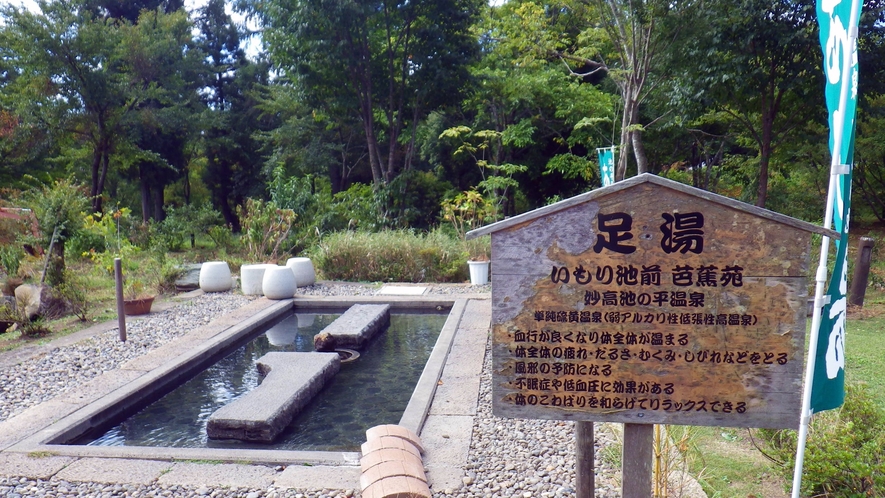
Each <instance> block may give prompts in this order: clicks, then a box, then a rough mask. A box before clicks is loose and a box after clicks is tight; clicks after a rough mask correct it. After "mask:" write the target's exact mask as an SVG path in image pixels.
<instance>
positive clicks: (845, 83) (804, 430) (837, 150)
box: [790, 0, 860, 498]
mask: <svg viewBox="0 0 885 498" xmlns="http://www.w3.org/2000/svg"><path fill="white" fill-rule="evenodd" d="M859 4H860V0H853V1H852V2H851V14H850V16H849V17H850V18H849V19H848V26H849V28H848V29H849V33H848V47H852V48H851V50H850V52H851V53H850V54H849V53H846V54H844V57H843V61H842V88H841V89H840V90H841V92H840V95H839V112H837V113H836V116H835V117H834V122H833V127H834V130H833V153H832V158H831V160H830V185H829V188H828V189H827V205H826V212H824V228H831V227H832V226H833V205H834V204H835V202H836V190H837V189H838V185H839V178H840V175H841V174H843V173H844V172H843V169H844V168H845V166H848V165H843V164H841V163H842V157H841V156H842V140H843V138H844V137H843V136H842V128H843V127H844V124H845V122H844V121H845V107H847V103H848V92H849V87H850V86H851V82H850V81H849V80H851V77H850V74H851V62H852V60H851V59H852V57H851V56H852V55H853V53H854V50H856V48H857V19H858V18H859V17H860V5H859ZM836 121H838V122H836ZM849 167H850V166H849ZM843 202H847V200H843ZM842 221H843V223H848V220H847V219H845V220H842ZM829 250H830V238H829V237H827V236H824V237H823V238H822V240H821V244H820V263H819V265H818V267H817V274H816V275H815V281H816V283H817V284H816V286H815V290H814V313H813V315H812V318H811V336H810V337H809V342H808V344H809V345H808V359H807V360H806V362H805V385H804V389H803V392H802V407H801V410H802V411H801V412H800V416H799V434H798V440H797V441H796V466H795V467H794V468H793V490H792V493H791V495H790V496H791V497H792V498H799V490H800V488H801V487H802V467H803V465H804V463H805V443H806V442H807V440H808V425H809V424H810V423H811V415H812V411H811V387H812V386H811V384H812V381H813V380H814V367H815V363H816V361H817V341H818V338H819V335H820V322H821V316H820V315H821V309H822V308H823V306H824V305H825V304H827V303H826V302H825V299H824V295H823V294H824V285H825V284H826V280H827V257H828V256H829Z"/></svg>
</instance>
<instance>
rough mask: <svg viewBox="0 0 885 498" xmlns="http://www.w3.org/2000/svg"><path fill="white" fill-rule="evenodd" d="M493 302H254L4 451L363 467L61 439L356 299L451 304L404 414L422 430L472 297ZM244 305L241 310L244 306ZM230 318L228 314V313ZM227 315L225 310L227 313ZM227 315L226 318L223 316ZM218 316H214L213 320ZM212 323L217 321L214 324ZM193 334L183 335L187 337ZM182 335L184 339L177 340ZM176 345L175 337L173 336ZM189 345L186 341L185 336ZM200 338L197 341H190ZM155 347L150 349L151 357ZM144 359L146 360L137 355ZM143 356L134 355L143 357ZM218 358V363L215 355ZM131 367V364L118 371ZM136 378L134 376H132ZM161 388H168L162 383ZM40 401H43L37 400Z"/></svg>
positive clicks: (344, 459) (312, 457)
mask: <svg viewBox="0 0 885 498" xmlns="http://www.w3.org/2000/svg"><path fill="white" fill-rule="evenodd" d="M476 298H479V299H487V297H485V296H471V297H464V296H460V295H452V296H438V295H427V296H408V297H402V296H389V295H388V296H354V297H340V296H337V297H325V298H296V299H291V300H282V301H277V302H267V301H268V300H261V299H259V300H256V301H253V302H252V303H250V304H248V305H246V306H244V307H243V308H247V307H249V306H253V303H256V302H259V301H264V302H263V303H262V304H261V305H260V306H257V307H261V309H260V310H259V311H258V312H257V313H254V315H253V316H251V317H250V318H248V319H239V321H237V322H236V323H234V324H232V325H231V326H227V327H224V328H223V330H221V331H219V332H218V333H215V334H212V335H209V336H207V337H205V338H201V339H199V342H200V344H199V346H198V347H191V348H189V349H188V350H187V351H185V352H182V353H180V354H178V355H177V356H176V357H175V358H173V359H172V360H171V361H165V362H162V364H160V365H159V366H157V367H156V368H153V369H150V370H149V371H145V372H144V373H143V374H141V375H138V376H137V377H135V378H134V379H132V380H130V381H128V382H126V383H124V384H123V385H121V386H119V387H117V388H115V389H113V390H111V391H110V392H107V393H104V395H102V396H99V397H98V399H95V400H93V401H91V402H89V403H86V404H84V405H83V406H81V407H79V408H77V409H75V410H72V411H71V413H69V414H67V415H65V416H62V417H61V418H59V419H57V420H53V421H52V422H50V423H48V424H46V425H45V426H43V427H42V428H39V429H37V430H36V431H32V432H31V433H30V434H23V435H22V438H21V439H20V440H19V441H17V442H15V443H14V444H11V445H4V446H6V447H5V448H3V449H2V451H3V452H13V453H27V454H40V453H43V454H51V455H57V456H70V457H80V458H88V457H95V458H128V459H132V458H135V459H147V460H172V461H176V460H207V461H223V462H250V463H255V464H268V465H280V464H293V463H296V464H298V463H301V464H310V465H357V464H358V461H359V456H360V455H359V453H358V452H321V451H291V450H255V449H222V448H160V447H138V446H126V447H90V446H79V445H78V446H73V445H69V444H61V443H62V442H67V441H70V440H72V439H74V438H75V437H76V436H78V435H80V434H83V433H85V432H86V431H88V430H90V428H92V427H96V426H99V425H102V424H104V423H105V422H106V421H107V420H108V419H109V418H112V417H115V416H117V415H118V414H119V413H120V412H121V411H123V410H126V409H127V407H131V406H133V405H135V404H138V403H140V402H142V401H143V399H144V398H145V397H147V396H149V395H150V393H148V392H147V391H146V389H147V388H148V387H149V386H152V385H161V384H162V385H165V384H169V383H177V382H180V378H181V377H182V376H190V372H192V371H194V370H197V369H202V366H201V363H207V362H209V361H208V360H205V357H206V356H212V355H213V354H218V351H221V350H222V349H224V348H227V347H230V345H231V344H232V343H235V342H237V341H238V340H242V338H243V337H244V336H247V335H249V334H253V333H254V332H255V330H256V329H257V328H259V327H262V326H264V325H265V324H266V323H269V322H271V321H273V320H275V319H278V318H279V317H281V316H283V315H285V314H288V313H291V312H292V311H293V310H294V311H296V312H297V311H306V310H310V309H312V308H315V309H319V308H326V309H328V308H341V307H346V306H349V305H351V304H358V303H378V302H384V303H390V304H391V306H392V307H393V309H394V310H408V309H418V308H425V309H426V308H433V309H437V310H439V309H450V312H449V316H448V318H447V320H446V323H445V325H444V326H443V329H442V331H441V332H440V336H439V338H438V340H437V342H436V345H435V346H434V349H433V351H432V353H431V356H430V358H429V359H428V361H427V363H426V364H425V368H424V371H423V373H422V375H421V377H420V379H419V381H418V384H417V385H416V388H415V390H414V391H413V394H412V397H411V400H410V402H409V404H408V406H407V408H406V410H405V412H404V414H403V417H402V419H401V421H400V425H403V426H405V427H407V428H409V429H410V430H412V431H414V432H416V433H419V432H420V431H421V429H422V426H423V424H424V421H425V419H426V417H427V412H428V410H429V407H430V404H431V402H432V400H433V396H434V393H435V390H436V386H437V382H438V380H439V377H440V375H441V373H442V369H443V367H444V366H445V363H446V358H447V356H448V352H449V350H450V348H451V345H452V341H453V340H454V337H455V334H456V332H457V330H458V325H459V323H460V321H461V319H462V317H463V314H464V312H465V309H466V305H467V302H468V301H469V300H470V299H476ZM243 308H240V309H241V310H242V309H243ZM229 315H230V314H229ZM229 315H226V317H228V316H229ZM222 318H224V317H222ZM214 322H215V321H213V323H214ZM210 325H211V324H210ZM195 332H196V331H191V332H189V333H188V334H186V335H185V336H183V337H188V336H190V335H191V334H194V333H195ZM179 339H181V338H179ZM173 342H175V341H173ZM185 342H187V341H185ZM191 342H195V341H193V340H192V341H191ZM153 352H154V351H152V352H150V353H147V354H146V355H145V356H147V355H150V354H151V353H153ZM139 359H140V358H139ZM139 359H136V360H133V361H136V362H137V361H138V360H139ZM211 361H214V360H211ZM123 367H125V365H123V366H121V367H120V368H123ZM133 375H134V374H133ZM159 388H161V389H162V387H159ZM38 406H39V405H38Z"/></svg>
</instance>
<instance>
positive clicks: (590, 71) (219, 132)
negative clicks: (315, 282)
mask: <svg viewBox="0 0 885 498" xmlns="http://www.w3.org/2000/svg"><path fill="white" fill-rule="evenodd" d="M121 5H123V4H120V3H119V2H114V1H110V0H52V1H45V0H44V1H41V2H39V9H37V10H34V11H31V10H26V9H23V8H21V7H15V6H12V5H8V4H7V5H5V6H3V7H2V8H0V183H2V184H3V185H4V186H6V187H9V188H11V189H13V190H27V189H29V188H32V187H33V185H34V182H33V181H32V180H30V179H38V180H39V182H42V183H43V184H51V183H52V182H53V181H58V180H60V179H65V181H69V182H73V183H74V184H77V185H81V184H82V185H85V186H86V189H87V190H88V193H87V194H86V197H88V199H89V204H90V205H89V208H88V210H89V211H91V212H93V213H102V212H105V211H107V210H108V209H109V208H108V206H111V209H118V208H119V207H126V208H129V209H131V210H132V213H133V214H134V216H135V217H137V218H139V219H140V220H141V221H142V222H145V223H147V222H148V221H149V220H154V221H155V222H159V221H162V220H164V219H165V218H166V217H167V213H169V212H170V211H174V210H176V209H178V210H181V209H198V207H200V206H211V209H212V210H214V211H216V212H217V213H218V214H219V215H220V217H221V219H222V220H223V223H224V224H225V225H226V226H228V227H229V228H230V229H232V230H233V231H234V232H235V233H239V232H240V231H241V230H242V229H243V228H244V227H243V224H242V223H243V220H242V216H243V213H244V212H245V210H247V209H248V208H247V206H248V205H249V203H250V202H252V203H255V202H267V201H273V202H275V203H276V204H275V205H276V206H277V207H279V208H280V209H289V210H292V211H293V214H294V219H295V221H294V222H293V228H292V230H293V233H295V234H300V235H301V236H302V237H307V238H310V237H316V236H317V234H323V233H331V232H334V231H336V230H341V229H354V228H359V229H365V230H380V229H387V228H408V229H416V230H422V231H427V230H430V229H433V228H435V227H437V226H440V225H443V226H448V225H450V223H449V221H451V220H448V221H447V216H449V217H450V215H451V213H452V206H453V205H455V204H457V203H458V202H459V200H463V199H466V198H475V197H476V196H480V197H481V198H482V199H481V201H482V205H483V206H485V207H486V209H484V210H483V217H482V219H480V220H473V221H472V222H471V223H474V222H477V221H478V224H482V223H487V222H490V221H494V220H496V219H500V218H502V217H504V216H511V215H515V214H518V213H521V212H525V211H527V210H530V209H533V208H537V207H540V206H543V205H545V204H548V203H550V202H553V201H556V200H559V199H563V198H567V197H570V196H572V195H575V194H578V193H581V192H585V191H587V190H590V189H593V188H596V187H598V186H599V173H598V163H597V157H596V149H597V148H599V147H609V146H612V145H614V146H617V147H618V148H619V154H618V178H623V177H626V176H631V175H634V174H637V173H643V172H650V173H654V174H660V175H664V176H667V177H669V178H671V179H675V180H678V181H682V182H685V183H689V184H692V185H695V186H697V187H700V188H704V189H708V190H711V191H715V192H717V193H721V194H724V195H727V196H731V197H735V198H739V199H742V200H745V201H747V202H751V203H755V204H757V205H759V206H764V207H767V208H769V209H773V210H776V211H780V212H783V213H786V214H789V215H792V216H796V217H799V218H802V219H807V220H812V221H815V220H817V219H820V218H821V217H822V213H823V201H824V198H825V185H826V182H827V178H828V170H829V153H828V150H827V145H826V141H827V130H826V126H825V125H826V112H825V106H824V103H823V91H822V88H823V70H822V69H821V64H822V61H821V58H822V57H821V48H820V44H819V40H818V35H817V24H816V19H815V16H814V14H815V10H814V2H812V1H810V0H786V1H783V0H746V1H742V2H695V1H688V2H677V3H673V2H662V1H659V0H643V1H640V2H621V1H617V0H582V1H578V0H557V1H555V2H549V1H539V0H510V1H508V2H505V3H503V4H500V5H495V6H491V5H489V4H486V3H484V2H482V1H481V0H421V1H419V2H414V1H410V0H363V1H357V2H354V1H350V0H327V1H323V2H320V1H319V0H260V1H259V0H235V1H232V2H231V1H228V2H227V3H225V1H224V0H210V1H208V2H206V3H205V4H203V5H202V6H201V7H199V8H196V9H194V10H191V11H187V10H186V9H185V7H184V5H183V2H181V1H180V0H139V1H135V2H125V8H123V7H121ZM235 13H236V14H238V15H244V16H246V19H249V20H250V23H249V24H248V25H249V26H253V28H254V29H252V30H250V29H248V28H246V27H245V26H246V25H244V24H243V23H237V22H235V21H234V17H232V14H235ZM441 20H445V21H444V22H441ZM883 20H885V19H883V4H882V2H881V1H872V2H866V3H865V5H864V13H863V16H862V18H861V29H860V42H859V47H860V51H859V54H858V57H859V61H860V105H859V118H858V126H857V129H858V138H857V145H856V158H857V165H856V170H855V173H856V176H855V177H856V184H857V192H858V195H857V196H856V198H857V202H856V205H855V217H856V218H857V217H858V216H860V217H861V218H866V219H870V220H875V219H878V220H880V221H881V220H885V151H883V149H882V143H885V140H883V138H885V137H883V136H882V134H883V133H885V131H883V129H885V128H883V126H882V124H883V123H882V121H883V119H885V117H883V116H885V100H883V95H885V89H883V88H882V82H883V81H885V74H883V66H882V65H883V63H882V62H881V61H883V60H885V53H883V48H885V44H883V43H885V42H883V33H885V22H883ZM259 35H260V38H261V41H262V47H263V50H261V51H259V52H257V53H250V54H246V52H245V51H244V48H243V47H244V43H245V42H246V41H247V40H249V39H250V38H255V37H257V36H259ZM12 195H13V194H11V193H9V192H7V193H6V194H4V195H3V197H4V199H5V201H4V202H5V203H6V204H11V203H12V201H11V199H12ZM319 199H325V200H319ZM333 199H334V200H335V202H332V200H333ZM319 207H322V209H319ZM447 213H448V214H447ZM463 221H464V220H458V222H459V223H461V222H463ZM299 244H300V245H301V246H303V245H304V242H303V241H302V242H301V243H299Z"/></svg>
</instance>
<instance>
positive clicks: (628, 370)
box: [468, 175, 835, 497]
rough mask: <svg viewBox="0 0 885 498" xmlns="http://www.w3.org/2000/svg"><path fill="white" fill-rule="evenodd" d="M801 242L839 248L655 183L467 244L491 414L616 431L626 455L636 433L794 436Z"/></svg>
mask: <svg viewBox="0 0 885 498" xmlns="http://www.w3.org/2000/svg"><path fill="white" fill-rule="evenodd" d="M812 233H819V234H825V235H829V236H834V235H835V233H834V232H832V231H830V230H825V229H823V228H821V227H818V226H815V225H812V224H809V223H805V222H802V221H799V220H795V219H792V218H789V217H786V216H783V215H779V214H777V213H773V212H770V211H766V210H764V209H760V208H756V207H754V206H750V205H747V204H744V203H741V202H738V201H734V200H731V199H728V198H725V197H722V196H718V195H716V194H712V193H710V192H706V191H702V190H698V189H695V188H692V187H688V186H686V185H682V184H679V183H676V182H672V181H669V180H666V179H663V178H660V177H657V176H654V175H641V176H637V177H634V178H631V179H629V180H625V181H622V182H620V183H617V184H614V185H611V186H609V187H605V188H601V189H597V190H595V191H593V192H589V193H586V194H582V195H580V196H577V197H573V198H571V199H567V200H565V201H562V202H559V203H557V204H553V205H550V206H546V207H544V208H541V209H538V210H535V211H532V212H530V213H525V214H523V215H520V216H517V217H514V218H510V219H507V220H504V221H502V222H499V223H495V224H493V225H489V226H486V227H483V228H480V229H478V230H474V231H472V232H470V233H469V234H468V237H476V236H480V235H485V234H491V236H492V306H493V307H492V363H493V373H492V380H493V391H492V393H493V409H494V413H495V414H496V415H498V416H502V417H512V418H530V419H554V420H575V421H581V422H592V421H598V422H622V423H624V424H625V427H626V428H627V429H629V431H628V432H627V433H625V448H627V444H628V442H629V441H627V439H628V438H634V437H636V438H640V439H643V440H644V439H648V434H650V433H651V425H648V427H647V428H648V430H646V428H644V427H642V426H636V427H634V425H635V424H680V425H708V426H727V427H770V428H796V427H798V425H799V407H800V402H801V390H802V389H801V386H802V372H803V358H804V356H803V348H804V339H805V316H806V309H807V289H806V274H807V271H808V255H809V250H810V238H811V234H812ZM646 432H647V433H648V434H646ZM591 444H592V442H591ZM636 451H638V455H636V458H635V460H636V461H635V462H634V461H633V460H634V459H633V458H630V460H631V461H629V462H628V461H625V462H624V469H625V473H626V472H627V470H626V469H628V468H630V465H633V464H635V466H637V467H638V468H646V467H647V468H648V469H649V474H650V468H651V448H650V447H649V448H648V449H647V450H636ZM630 456H631V455H626V454H625V460H626V459H628V458H629V457H630ZM646 459H647V460H648V462H647V463H646V461H645V460H646ZM632 477H633V476H631V475H625V476H624V495H623V496H625V497H628V496H643V497H647V496H649V493H650V490H649V488H648V484H647V483H646V482H642V483H640V485H639V486H638V487H639V488H642V489H637V490H635V491H630V494H628V490H630V489H632V488H633V487H632V482H633V480H632ZM591 479H592V477H591ZM578 480H579V482H580V481H581V478H580V477H579V479H578ZM639 480H640V481H644V480H645V479H644V478H640V479H639Z"/></svg>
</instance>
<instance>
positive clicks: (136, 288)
mask: <svg viewBox="0 0 885 498" xmlns="http://www.w3.org/2000/svg"><path fill="white" fill-rule="evenodd" d="M154 297H155V296H154V295H153V294H152V293H150V292H149V289H148V287H147V285H145V283H144V280H141V279H140V278H136V277H130V278H127V279H126V281H125V283H124V285H123V313H125V314H126V315H146V314H148V313H150V312H151V306H152V305H153V304H154Z"/></svg>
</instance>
